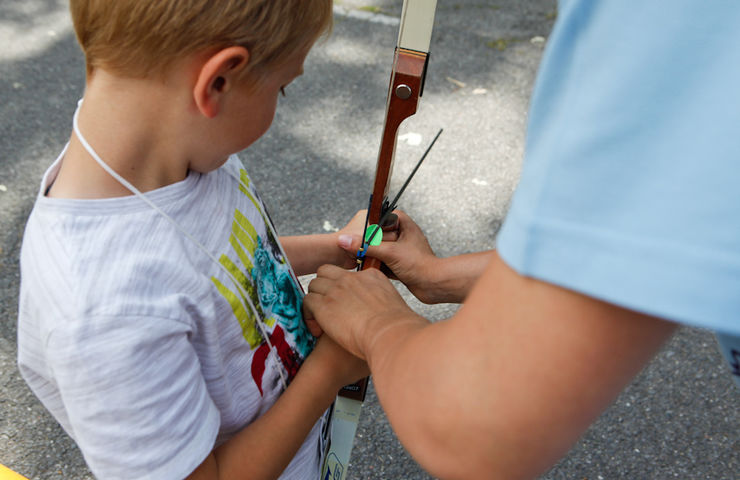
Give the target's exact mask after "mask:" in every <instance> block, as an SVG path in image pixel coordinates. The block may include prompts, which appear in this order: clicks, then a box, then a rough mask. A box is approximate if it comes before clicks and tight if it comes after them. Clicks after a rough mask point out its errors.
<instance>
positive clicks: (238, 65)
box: [193, 46, 249, 118]
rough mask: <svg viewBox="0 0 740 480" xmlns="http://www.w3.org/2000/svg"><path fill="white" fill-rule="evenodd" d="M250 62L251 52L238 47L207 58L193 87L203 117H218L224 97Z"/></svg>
mask: <svg viewBox="0 0 740 480" xmlns="http://www.w3.org/2000/svg"><path fill="white" fill-rule="evenodd" d="M248 61H249V52H248V51H247V49H246V48H244V47H238V46H232V47H226V48H224V49H221V50H219V51H217V52H216V53H214V54H212V55H209V56H208V57H207V58H206V60H205V61H204V62H203V63H202V64H201V67H200V70H199V71H198V73H197V78H196V81H195V87H193V98H194V99H195V104H196V106H197V107H198V110H200V112H201V113H202V114H203V115H205V116H206V117H208V118H213V117H215V116H216V115H218V112H219V111H220V109H221V102H222V100H223V98H224V95H225V94H226V93H228V92H229V91H230V90H231V89H232V88H233V87H234V84H235V82H236V81H237V77H238V75H239V73H241V72H242V71H243V70H244V68H245V67H246V66H247V62H248Z"/></svg>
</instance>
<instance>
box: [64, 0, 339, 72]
mask: <svg viewBox="0 0 740 480" xmlns="http://www.w3.org/2000/svg"><path fill="white" fill-rule="evenodd" d="M70 12H71V14H72V21H73V23H74V27H75V32H76V34H77V40H78V42H79V43H80V46H81V48H82V51H83V53H84V54H85V61H86V65H87V71H88V73H91V72H92V71H94V70H95V69H96V68H102V69H105V70H107V71H110V72H111V73H114V74H116V75H121V76H125V77H138V78H146V77H151V76H157V75H161V74H163V73H164V72H166V70H167V68H168V67H169V66H171V64H172V63H173V62H175V61H176V60H178V59H180V58H183V57H185V56H187V55H190V54H194V53H197V52H200V51H207V50H209V49H214V50H216V49H219V48H225V47H229V46H234V45H239V46H243V47H246V48H247V50H249V54H250V56H249V62H248V64H247V68H246V69H245V74H247V73H248V74H249V76H250V78H251V79H255V80H257V79H259V78H261V76H262V75H264V73H265V71H266V70H267V69H269V68H271V67H275V66H280V65H281V64H282V62H284V61H285V60H286V59H288V58H289V57H290V56H291V55H292V54H294V53H295V52H297V51H300V50H302V49H307V48H309V47H310V46H311V45H312V44H313V43H314V42H315V41H316V40H317V39H318V38H319V37H320V36H321V35H322V34H324V33H326V32H328V31H329V30H330V29H331V24H332V1H331V0H71V1H70Z"/></svg>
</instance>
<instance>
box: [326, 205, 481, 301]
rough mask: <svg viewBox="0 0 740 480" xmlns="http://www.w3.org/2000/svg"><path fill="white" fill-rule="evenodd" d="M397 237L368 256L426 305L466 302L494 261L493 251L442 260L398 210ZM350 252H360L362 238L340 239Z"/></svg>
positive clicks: (370, 249) (343, 246) (354, 236)
mask: <svg viewBox="0 0 740 480" xmlns="http://www.w3.org/2000/svg"><path fill="white" fill-rule="evenodd" d="M394 213H395V214H396V215H397V217H398V223H397V238H394V241H392V242H383V243H382V244H380V245H378V246H374V247H369V248H368V253H367V255H368V256H370V257H375V258H377V259H378V260H380V261H381V262H383V263H384V264H385V265H386V266H387V267H388V269H389V270H390V271H391V272H392V276H391V277H392V278H394V279H397V280H400V281H401V282H403V284H404V285H406V287H408V289H409V290H410V291H411V293H413V294H414V295H415V296H416V298H418V299H419V300H421V301H422V302H424V303H462V301H463V300H464V299H465V297H466V296H467V295H468V293H469V292H470V289H471V288H472V287H473V285H474V284H475V282H476V280H478V278H479V277H480V276H481V275H482V274H483V271H484V270H485V268H486V265H488V262H490V261H491V259H492V258H493V255H494V252H493V250H488V251H484V252H475V253H466V254H463V255H456V256H453V257H447V258H439V257H437V256H436V255H435V254H434V252H433V251H432V247H431V246H430V245H429V242H428V241H427V239H426V237H425V236H424V233H423V232H422V231H421V229H420V228H419V226H418V225H417V224H416V223H415V222H414V221H413V220H412V219H411V217H409V216H408V215H406V214H405V213H404V212H402V211H400V210H396V211H395V212H394ZM337 241H338V242H339V245H340V247H342V248H343V249H345V250H346V251H347V252H348V253H354V252H357V250H358V249H359V248H360V245H361V237H360V235H351V234H344V235H341V236H339V237H337Z"/></svg>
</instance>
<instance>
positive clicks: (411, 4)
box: [322, 0, 439, 480]
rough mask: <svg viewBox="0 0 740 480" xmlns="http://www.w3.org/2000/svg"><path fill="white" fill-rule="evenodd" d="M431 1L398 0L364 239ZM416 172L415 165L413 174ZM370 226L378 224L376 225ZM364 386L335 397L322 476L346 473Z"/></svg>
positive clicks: (414, 75) (404, 111) (416, 78)
mask: <svg viewBox="0 0 740 480" xmlns="http://www.w3.org/2000/svg"><path fill="white" fill-rule="evenodd" d="M436 6H437V0H404V2H403V10H402V12H401V22H400V27H399V32H398V42H397V44H396V50H395V54H394V58H393V69H392V71H391V78H390V84H389V86H388V96H387V100H386V110H385V124H384V126H383V135H382V138H381V142H380V151H379V153H378V163H377V166H376V169H375V181H374V184H373V191H372V195H371V196H370V205H369V207H368V213H367V220H366V222H365V227H366V234H365V236H364V237H363V238H364V239H367V228H368V226H369V227H370V228H373V227H374V228H375V230H373V233H372V234H371V236H372V235H374V234H375V232H377V230H379V229H380V228H381V226H380V224H381V219H382V218H383V217H384V216H386V214H388V213H390V211H392V210H393V208H394V207H395V205H391V204H390V203H389V202H388V186H389V184H390V179H391V172H392V170H393V160H394V157H395V150H396V140H397V137H398V128H399V126H400V125H401V123H402V122H403V121H404V120H405V119H406V118H408V117H410V116H412V115H413V114H415V113H416V110H417V107H418V105H419V97H421V95H422V93H423V90H424V79H425V76H426V69H427V64H428V61H429V54H428V52H429V44H430V41H431V37H432V27H433V25H434V13H435V9H436ZM438 136H439V134H437V137H438ZM435 140H436V137H435ZM432 144H434V142H432ZM430 148H431V145H430ZM425 155H426V154H425ZM422 160H423V157H422ZM420 163H421V162H419V164H420ZM417 168H418V164H417ZM415 171H416V169H414V172H412V175H413V173H415ZM409 179H410V177H409ZM404 188H405V185H404ZM401 191H403V189H402V190H401ZM393 203H395V201H394V202H393ZM375 225H379V226H377V227H375ZM368 242H369V240H368ZM365 248H366V245H364V246H363V249H362V250H361V252H362V253H361V254H360V255H359V256H360V257H362V258H361V260H360V262H361V265H360V269H361V270H365V269H367V268H380V266H381V262H380V261H379V260H377V259H375V258H372V257H364V250H365ZM366 390H367V379H364V380H362V381H360V382H357V383H355V384H353V385H348V386H346V387H344V388H343V389H342V390H341V391H340V392H339V395H338V396H337V399H336V401H335V403H334V412H333V418H332V425H331V429H332V435H331V445H330V446H329V451H328V453H327V456H326V459H325V461H324V466H323V469H322V479H325V480H344V479H345V478H346V475H347V465H348V463H349V458H350V454H351V452H352V441H353V439H354V436H355V431H356V430H357V423H358V421H359V417H360V411H361V409H362V402H363V400H364V399H365V392H366Z"/></svg>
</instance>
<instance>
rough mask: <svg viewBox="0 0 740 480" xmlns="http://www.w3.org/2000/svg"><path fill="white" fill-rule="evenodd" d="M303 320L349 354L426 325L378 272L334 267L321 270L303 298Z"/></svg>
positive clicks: (359, 353)
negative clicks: (401, 329)
mask: <svg viewBox="0 0 740 480" xmlns="http://www.w3.org/2000/svg"><path fill="white" fill-rule="evenodd" d="M303 307H304V318H307V319H313V320H314V321H315V322H318V324H319V325H320V326H321V328H323V330H324V331H325V332H326V333H327V334H328V335H329V336H330V337H332V338H333V339H334V340H335V341H336V342H337V343H339V344H340V345H341V346H343V347H344V348H346V349H347V350H349V352H350V353H352V354H354V355H356V356H358V357H360V358H363V359H364V358H366V357H365V352H366V351H368V350H367V349H369V348H371V347H372V345H373V344H374V343H375V342H376V341H377V340H378V339H379V338H381V337H382V336H384V335H385V334H386V333H388V332H390V331H391V330H393V328H394V327H395V326H400V325H408V324H414V325H426V324H427V323H428V322H427V320H425V319H424V318H422V317H420V316H419V315H417V314H416V313H414V312H413V311H412V310H411V309H410V308H409V307H408V305H406V302H404V300H403V298H401V296H400V295H399V294H398V292H397V291H396V289H395V287H393V285H392V284H391V282H390V281H389V280H388V278H386V277H385V275H383V274H382V273H381V272H379V271H377V270H374V269H373V270H365V271H362V272H352V271H347V270H344V269H342V268H339V267H335V266H333V265H324V266H322V267H321V268H319V271H318V272H317V277H316V278H315V279H313V280H312V281H311V283H310V284H309V286H308V294H307V295H306V296H305V298H304V299H303Z"/></svg>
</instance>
